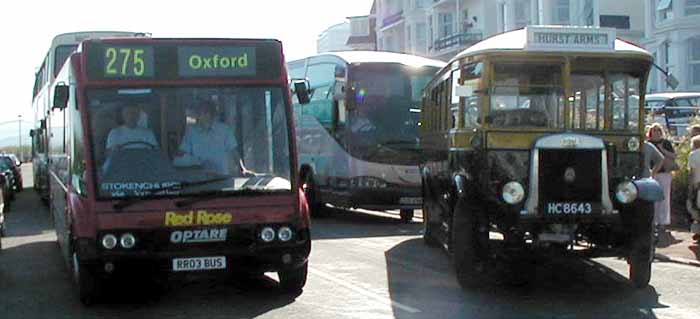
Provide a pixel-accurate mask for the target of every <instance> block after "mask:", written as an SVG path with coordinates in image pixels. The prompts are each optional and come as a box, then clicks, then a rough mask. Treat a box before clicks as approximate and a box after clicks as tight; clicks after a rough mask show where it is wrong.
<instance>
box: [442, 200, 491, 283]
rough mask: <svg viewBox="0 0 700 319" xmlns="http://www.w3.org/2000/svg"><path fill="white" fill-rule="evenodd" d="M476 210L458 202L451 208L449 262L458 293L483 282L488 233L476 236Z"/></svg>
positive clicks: (466, 202)
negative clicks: (450, 253) (452, 267)
mask: <svg viewBox="0 0 700 319" xmlns="http://www.w3.org/2000/svg"><path fill="white" fill-rule="evenodd" d="M479 211H480V210H479V207H477V206H476V205H473V204H470V203H469V200H465V199H460V200H459V201H458V202H457V205H455V211H454V214H453V216H454V217H453V222H452V227H451V236H452V259H453V260H452V261H453V264H454V267H455V272H456V274H457V280H458V281H459V284H460V286H462V289H472V288H476V287H477V286H478V285H479V284H480V283H481V282H483V280H484V279H485V278H484V275H485V274H486V270H487V269H486V262H487V257H488V233H486V236H487V237H486V238H485V239H484V238H481V237H483V234H481V233H480V232H479V223H478V219H477V214H479Z"/></svg>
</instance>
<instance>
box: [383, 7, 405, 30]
mask: <svg viewBox="0 0 700 319" xmlns="http://www.w3.org/2000/svg"><path fill="white" fill-rule="evenodd" d="M401 19H403V10H401V11H399V12H397V13H394V14H390V15H388V16H386V17H385V18H384V19H382V27H386V26H388V25H392V24H394V23H396V22H399V21H401Z"/></svg>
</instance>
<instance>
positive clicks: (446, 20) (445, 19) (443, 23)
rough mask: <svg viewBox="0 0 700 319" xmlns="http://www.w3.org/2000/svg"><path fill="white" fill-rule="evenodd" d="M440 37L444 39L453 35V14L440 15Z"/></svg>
mask: <svg viewBox="0 0 700 319" xmlns="http://www.w3.org/2000/svg"><path fill="white" fill-rule="evenodd" d="M438 22H439V24H440V25H439V26H438V30H439V32H440V33H439V37H440V38H444V37H448V36H451V35H452V34H453V24H454V20H453V18H452V13H440V15H439V20H438Z"/></svg>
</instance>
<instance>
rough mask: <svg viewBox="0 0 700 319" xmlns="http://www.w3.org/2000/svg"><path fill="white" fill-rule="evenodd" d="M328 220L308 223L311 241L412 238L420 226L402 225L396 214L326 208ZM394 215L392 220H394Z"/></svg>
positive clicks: (315, 220)
mask: <svg viewBox="0 0 700 319" xmlns="http://www.w3.org/2000/svg"><path fill="white" fill-rule="evenodd" d="M327 212H328V216H324V217H319V218H314V219H313V220H312V221H311V236H312V239H313V240H322V239H341V238H365V237H386V236H416V235H420V234H421V230H422V225H421V223H420V222H417V221H415V219H414V221H413V222H410V223H403V222H401V220H400V219H399V218H398V214H392V213H391V212H386V213H384V212H374V213H372V212H360V211H355V210H347V209H340V208H327ZM394 215H396V216H394Z"/></svg>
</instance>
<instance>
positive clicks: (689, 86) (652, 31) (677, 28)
mask: <svg viewBox="0 0 700 319" xmlns="http://www.w3.org/2000/svg"><path fill="white" fill-rule="evenodd" d="M643 1H644V8H645V16H646V28H645V39H644V41H643V45H644V46H645V47H646V49H647V50H649V51H650V52H651V53H652V54H654V57H655V59H656V63H657V64H658V65H659V66H660V67H661V68H663V69H665V70H667V71H669V72H671V73H672V74H673V75H674V76H675V77H676V78H677V79H678V81H679V86H678V88H676V91H700V0H643ZM647 88H648V89H649V91H650V92H664V91H671V88H668V87H667V86H666V84H665V76H664V75H663V74H661V72H658V71H653V72H652V74H651V76H650V77H649V84H648V85H647Z"/></svg>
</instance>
